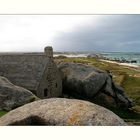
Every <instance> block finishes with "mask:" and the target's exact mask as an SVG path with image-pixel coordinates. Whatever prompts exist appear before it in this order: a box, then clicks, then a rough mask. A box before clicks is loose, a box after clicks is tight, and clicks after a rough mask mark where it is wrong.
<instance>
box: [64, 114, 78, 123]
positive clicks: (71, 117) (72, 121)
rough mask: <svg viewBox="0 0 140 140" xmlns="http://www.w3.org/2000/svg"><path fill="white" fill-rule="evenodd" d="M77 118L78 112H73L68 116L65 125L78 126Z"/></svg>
mask: <svg viewBox="0 0 140 140" xmlns="http://www.w3.org/2000/svg"><path fill="white" fill-rule="evenodd" d="M78 118H79V113H78V112H74V113H73V114H72V115H71V116H70V118H69V119H68V121H67V124H68V125H78V124H79V122H78Z"/></svg>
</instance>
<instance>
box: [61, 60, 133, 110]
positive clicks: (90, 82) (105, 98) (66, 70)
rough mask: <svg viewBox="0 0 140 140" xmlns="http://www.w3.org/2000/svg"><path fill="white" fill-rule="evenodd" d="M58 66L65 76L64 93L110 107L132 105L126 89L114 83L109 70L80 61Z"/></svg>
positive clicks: (63, 63)
mask: <svg viewBox="0 0 140 140" xmlns="http://www.w3.org/2000/svg"><path fill="white" fill-rule="evenodd" d="M58 67H59V69H60V71H61V73H62V77H63V93H64V94H68V96H70V97H73V98H77V99H83V100H89V101H91V102H94V103H97V104H99V105H102V106H105V107H109V108H110V107H113V108H122V109H128V108H129V107H131V101H130V100H129V99H128V97H127V96H126V94H125V92H124V90H123V89H122V88H121V87H119V86H117V85H115V84H114V82H113V80H112V76H111V75H110V74H108V73H107V72H104V71H102V70H99V69H97V68H95V67H92V66H87V65H84V64H78V63H66V62H62V63H60V64H59V65H58Z"/></svg>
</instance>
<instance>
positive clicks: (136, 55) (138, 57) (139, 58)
mask: <svg viewBox="0 0 140 140" xmlns="http://www.w3.org/2000/svg"><path fill="white" fill-rule="evenodd" d="M101 54H102V55H103V56H104V57H106V58H109V59H115V58H116V59H120V60H121V59H122V58H123V59H126V60H128V61H132V60H136V61H137V63H133V65H138V66H140V53H122V52H113V53H112V52H108V53H101Z"/></svg>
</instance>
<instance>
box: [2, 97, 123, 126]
mask: <svg viewBox="0 0 140 140" xmlns="http://www.w3.org/2000/svg"><path fill="white" fill-rule="evenodd" d="M0 125H85V126H87V125H109V126H112V125H113V126H115V125H126V123H125V122H124V121H123V120H122V119H121V118H119V117H118V116H117V115H115V114H114V113H113V112H111V111H109V110H108V109H105V108H103V107H101V106H98V105H95V104H93V103H90V102H88V101H82V100H76V99H65V98H51V99H44V100H39V101H35V102H32V103H29V104H26V105H24V106H22V107H19V108H17V109H15V110H12V111H10V112H9V113H8V114H6V115H4V116H3V117H1V118H0Z"/></svg>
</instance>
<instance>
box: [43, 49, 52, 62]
mask: <svg viewBox="0 0 140 140" xmlns="http://www.w3.org/2000/svg"><path fill="white" fill-rule="evenodd" d="M44 53H45V55H46V57H48V58H50V59H52V58H53V48H52V46H47V47H45V48H44Z"/></svg>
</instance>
